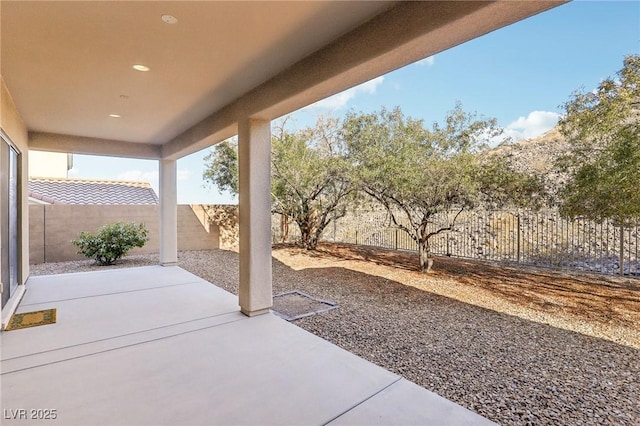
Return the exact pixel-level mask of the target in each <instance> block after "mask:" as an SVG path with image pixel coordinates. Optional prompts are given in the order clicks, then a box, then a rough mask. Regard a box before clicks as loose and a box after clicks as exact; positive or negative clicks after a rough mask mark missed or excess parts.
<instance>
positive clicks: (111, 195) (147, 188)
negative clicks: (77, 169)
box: [29, 178, 158, 204]
mask: <svg viewBox="0 0 640 426" xmlns="http://www.w3.org/2000/svg"><path fill="white" fill-rule="evenodd" d="M29 198H31V199H33V200H36V201H40V202H43V203H46V204H158V196H157V195H156V193H155V191H154V190H153V188H151V185H150V184H149V183H148V182H125V181H110V180H90V179H62V178H30V179H29Z"/></svg>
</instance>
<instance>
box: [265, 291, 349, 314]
mask: <svg viewBox="0 0 640 426" xmlns="http://www.w3.org/2000/svg"><path fill="white" fill-rule="evenodd" d="M337 307H338V304H337V303H335V302H331V301H329V300H324V299H318V298H317V297H313V296H310V295H308V294H307V293H304V292H302V291H300V290H293V291H287V292H285V293H280V294H276V295H275V296H273V308H272V310H273V313H274V314H276V315H277V316H279V317H280V318H283V319H286V320H287V321H295V320H297V319H300V318H304V317H309V316H311V315H315V314H320V313H322V312H327V311H330V310H331V309H335V308H337Z"/></svg>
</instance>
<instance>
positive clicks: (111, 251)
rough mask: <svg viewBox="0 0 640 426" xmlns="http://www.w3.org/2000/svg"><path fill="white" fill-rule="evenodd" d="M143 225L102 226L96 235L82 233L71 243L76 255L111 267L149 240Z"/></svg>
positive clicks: (117, 224)
mask: <svg viewBox="0 0 640 426" xmlns="http://www.w3.org/2000/svg"><path fill="white" fill-rule="evenodd" d="M147 234H148V231H147V228H146V227H145V226H144V223H133V222H132V223H124V222H116V223H110V224H107V225H104V226H102V227H100V228H99V229H98V232H97V233H96V234H92V233H90V232H84V231H82V232H81V233H80V235H79V236H78V239H76V240H73V241H71V242H72V243H73V245H75V246H76V247H78V254H82V255H85V256H86V257H88V258H92V259H95V260H96V263H97V264H98V265H112V264H113V263H114V262H115V261H116V260H118V259H120V258H121V257H123V256H125V255H126V254H127V252H128V251H129V250H131V249H132V248H133V247H142V246H144V245H145V243H146V242H147V241H149V238H148V237H147Z"/></svg>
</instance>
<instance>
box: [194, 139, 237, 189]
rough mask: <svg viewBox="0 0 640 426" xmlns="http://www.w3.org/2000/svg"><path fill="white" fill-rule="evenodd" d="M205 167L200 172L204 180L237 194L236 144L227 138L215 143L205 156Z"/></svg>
mask: <svg viewBox="0 0 640 426" xmlns="http://www.w3.org/2000/svg"><path fill="white" fill-rule="evenodd" d="M204 161H205V163H206V165H207V166H206V169H205V170H204V172H203V173H202V178H203V179H204V180H205V182H210V183H212V184H213V185H215V186H216V187H217V188H218V190H219V191H225V190H227V191H229V192H231V193H232V194H237V193H238V191H239V190H240V189H239V186H238V145H237V143H233V142H231V141H229V140H227V141H224V142H221V143H219V144H217V145H216V146H215V147H214V148H213V150H211V151H210V152H209V153H208V154H207V155H206V156H205V157H204Z"/></svg>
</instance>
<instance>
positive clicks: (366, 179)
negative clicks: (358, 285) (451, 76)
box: [344, 104, 541, 272]
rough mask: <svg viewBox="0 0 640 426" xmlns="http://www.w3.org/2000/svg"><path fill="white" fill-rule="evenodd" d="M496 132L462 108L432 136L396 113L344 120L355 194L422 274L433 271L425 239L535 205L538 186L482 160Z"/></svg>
mask: <svg viewBox="0 0 640 426" xmlns="http://www.w3.org/2000/svg"><path fill="white" fill-rule="evenodd" d="M500 133H501V129H499V128H498V126H497V124H496V121H495V120H485V119H478V118H477V117H476V115H475V114H469V113H465V112H464V111H463V110H462V107H461V106H460V104H457V105H456V107H455V109H454V110H453V111H450V112H449V113H448V115H447V117H446V119H445V122H444V123H443V124H438V123H434V124H433V126H432V128H431V129H426V128H425V127H424V124H423V121H422V120H414V119H411V118H405V117H404V115H403V114H402V112H401V110H400V109H399V108H396V109H394V110H392V111H388V110H386V109H382V110H381V111H380V112H375V113H371V114H355V113H351V114H349V115H348V116H347V117H346V118H345V120H344V138H345V140H346V141H347V144H348V148H349V151H350V154H351V156H352V159H353V161H354V164H355V165H356V176H357V183H358V185H359V187H360V188H361V189H362V190H363V191H364V192H365V193H367V194H368V195H369V196H371V197H372V198H374V199H375V200H376V201H378V202H379V203H380V204H382V205H383V206H384V207H385V209H386V210H387V212H388V214H389V217H390V220H391V222H392V223H393V225H395V226H396V227H397V228H399V229H401V230H402V231H404V232H406V233H407V234H408V235H409V236H410V237H411V238H412V239H413V240H414V241H415V242H416V244H417V245H418V252H419V264H420V269H421V270H422V271H427V272H428V271H429V270H430V269H431V267H432V265H433V256H432V253H431V247H430V239H431V238H432V237H434V236H435V235H438V234H440V233H442V232H446V231H450V230H453V229H454V227H455V224H456V220H458V217H459V216H460V214H461V213H462V212H463V211H464V210H466V209H471V208H473V207H476V206H478V205H480V204H482V203H489V202H491V203H492V204H494V205H504V204H506V203H508V202H509V201H513V202H518V203H530V202H532V201H534V200H536V199H537V198H538V197H537V195H538V193H539V192H540V190H541V185H540V184H539V182H538V181H537V179H535V178H530V177H528V176H525V175H523V174H521V173H517V172H514V171H511V170H509V169H508V168H507V167H506V166H505V164H504V163H503V162H500V161H499V160H498V159H496V158H495V157H492V156H489V155H480V154H481V153H482V152H483V151H484V150H485V148H486V142H488V141H491V140H493V139H494V138H496V137H497V136H499V134H500ZM450 212H453V213H450ZM448 213H449V214H448Z"/></svg>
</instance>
